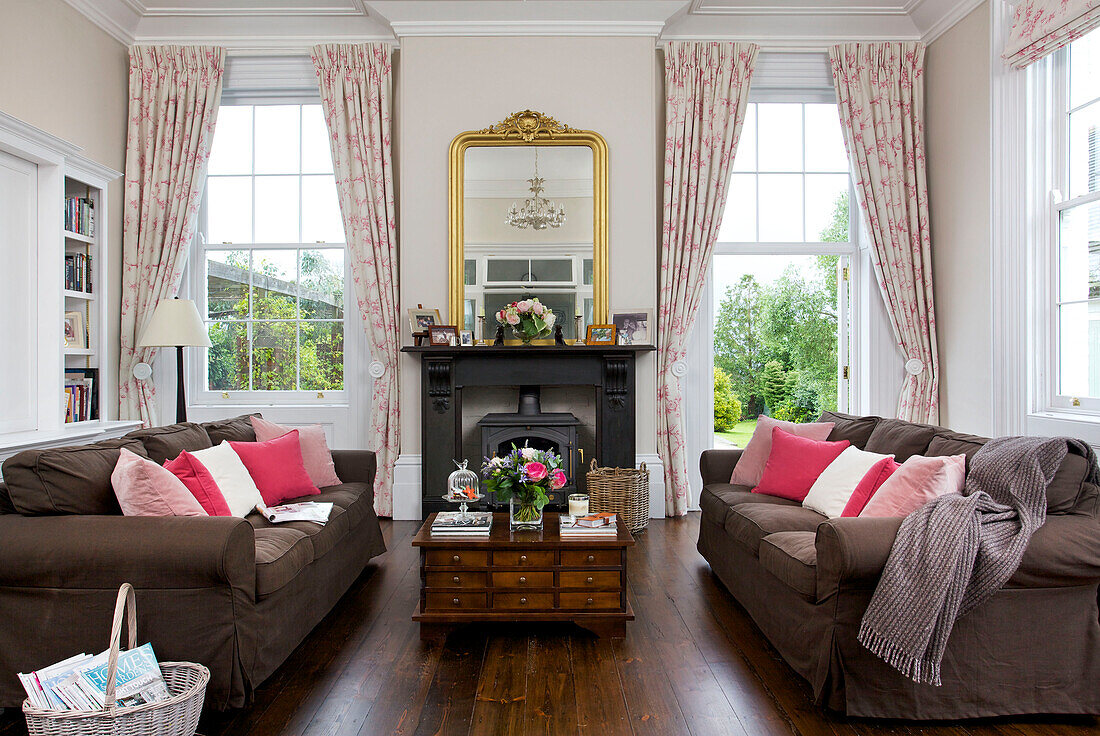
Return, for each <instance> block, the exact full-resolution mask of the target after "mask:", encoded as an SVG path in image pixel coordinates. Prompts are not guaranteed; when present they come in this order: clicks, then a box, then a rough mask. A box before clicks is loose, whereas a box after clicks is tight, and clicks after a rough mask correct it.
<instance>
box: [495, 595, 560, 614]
mask: <svg viewBox="0 0 1100 736" xmlns="http://www.w3.org/2000/svg"><path fill="white" fill-rule="evenodd" d="M553 607H554V594H553V593H493V608H507V609H509V610H515V611H522V610H525V609H530V610H534V611H548V610H550V609H552V608H553Z"/></svg>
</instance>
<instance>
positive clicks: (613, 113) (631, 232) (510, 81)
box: [395, 38, 660, 454]
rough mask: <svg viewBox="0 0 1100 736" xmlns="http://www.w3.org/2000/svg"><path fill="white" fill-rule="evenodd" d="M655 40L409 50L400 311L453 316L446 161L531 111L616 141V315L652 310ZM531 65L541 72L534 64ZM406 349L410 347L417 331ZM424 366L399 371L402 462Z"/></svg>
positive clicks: (480, 42) (485, 43) (414, 434)
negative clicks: (464, 143)
mask: <svg viewBox="0 0 1100 736" xmlns="http://www.w3.org/2000/svg"><path fill="white" fill-rule="evenodd" d="M653 49H654V45H653V39H651V38H404V39H402V41H401V54H400V68H399V70H398V79H397V92H396V95H395V96H396V99H397V100H398V108H397V134H396V135H395V150H396V154H395V156H396V159H397V161H398V169H399V173H400V188H399V194H400V203H399V215H400V238H401V308H402V314H404V310H405V309H406V308H408V307H410V306H416V304H418V303H422V304H423V305H424V306H425V307H432V306H438V307H440V310H441V311H442V312H446V305H447V150H448V147H449V145H450V142H451V139H452V138H453V137H454V136H455V135H456V134H458V133H460V132H462V131H465V130H475V129H480V128H484V127H486V126H487V125H490V124H491V123H495V122H497V121H500V120H503V119H504V118H505V117H507V116H508V115H509V114H510V113H513V112H515V111H517V110H522V109H524V108H531V109H533V110H540V111H542V112H545V113H546V114H548V115H551V116H553V117H555V118H557V119H558V120H560V121H561V122H563V123H565V124H567V125H571V126H573V127H575V128H583V129H588V130H595V131H597V132H599V133H600V134H601V135H603V137H604V138H605V139H606V140H607V145H608V149H609V158H610V183H611V193H610V203H609V205H610V223H611V233H610V245H611V307H612V308H613V309H614V308H616V307H649V308H654V307H655V306H656V300H657V241H656V231H655V228H654V222H656V221H657V219H658V214H659V213H658V212H657V198H656V193H655V191H654V186H653V182H654V181H655V180H656V179H657V164H658V162H659V160H660V159H659V158H656V157H655V156H654V151H655V150H657V148H658V144H657V141H656V136H657V129H656V119H655V116H656V114H657V113H656V108H657V99H658V98H657V97H655V96H654V94H653V92H654V89H655V85H656V82H655V79H654V74H655V66H654V63H653V56H654V50H653ZM527 60H532V63H528V61H527ZM402 339H403V342H404V343H405V344H408V343H410V342H411V339H410V337H409V331H408V325H407V324H404V323H403V325H402ZM654 366H655V362H654V358H653V356H652V355H649V356H646V357H643V358H642V359H641V363H640V364H639V369H638V383H639V392H638V445H637V451H638V453H639V454H651V453H655V452H656V445H657V443H656V434H657V430H656V426H657V421H656V399H655V394H656V377H655V368H654ZM419 381H420V374H419V364H418V362H417V361H416V360H415V359H414V358H410V357H408V356H403V357H402V362H401V397H402V403H401V405H402V408H403V410H402V412H401V452H402V453H403V454H409V453H412V454H416V453H419V452H420V400H419Z"/></svg>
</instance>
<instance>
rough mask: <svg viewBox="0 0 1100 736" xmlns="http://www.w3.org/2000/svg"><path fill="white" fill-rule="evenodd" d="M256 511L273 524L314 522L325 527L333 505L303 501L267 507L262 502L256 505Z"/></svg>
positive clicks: (324, 502) (323, 502) (327, 502)
mask: <svg viewBox="0 0 1100 736" xmlns="http://www.w3.org/2000/svg"><path fill="white" fill-rule="evenodd" d="M256 510H257V511H259V512H260V513H261V514H263V516H264V517H265V518H266V519H267V520H268V521H270V522H271V523H272V524H282V523H283V522H284V521H314V522H317V523H318V524H321V525H322V526H323V525H324V524H326V523H328V517H329V516H330V515H331V514H332V503H331V502H330V501H302V502H300V503H284V504H280V505H279V506H267V505H265V504H264V503H263V502H260V503H258V504H256Z"/></svg>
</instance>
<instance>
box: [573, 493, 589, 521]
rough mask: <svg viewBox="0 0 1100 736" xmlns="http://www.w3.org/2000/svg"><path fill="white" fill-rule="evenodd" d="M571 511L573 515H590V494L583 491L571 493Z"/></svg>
mask: <svg viewBox="0 0 1100 736" xmlns="http://www.w3.org/2000/svg"><path fill="white" fill-rule="evenodd" d="M569 513H570V515H571V516H588V496H586V495H584V494H583V493H570V494H569Z"/></svg>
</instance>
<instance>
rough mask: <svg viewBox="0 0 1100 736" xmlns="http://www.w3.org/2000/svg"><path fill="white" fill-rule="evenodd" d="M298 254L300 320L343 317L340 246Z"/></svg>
mask: <svg viewBox="0 0 1100 736" xmlns="http://www.w3.org/2000/svg"><path fill="white" fill-rule="evenodd" d="M300 253H301V256H300V260H301V276H300V277H299V279H300V281H299V283H301V287H302V292H301V297H300V299H301V301H300V303H301V309H302V319H343V318H344V251H343V249H336V248H326V249H323V250H303V251H300Z"/></svg>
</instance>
